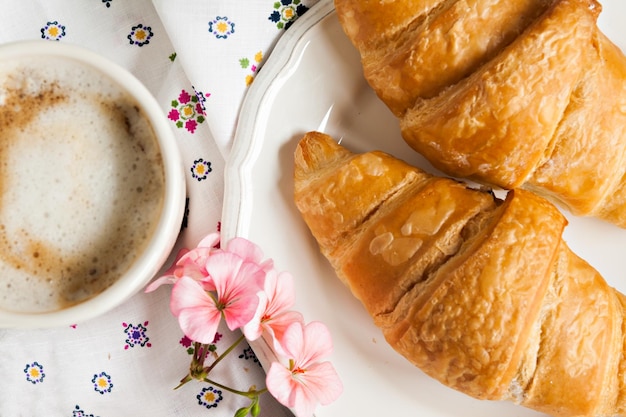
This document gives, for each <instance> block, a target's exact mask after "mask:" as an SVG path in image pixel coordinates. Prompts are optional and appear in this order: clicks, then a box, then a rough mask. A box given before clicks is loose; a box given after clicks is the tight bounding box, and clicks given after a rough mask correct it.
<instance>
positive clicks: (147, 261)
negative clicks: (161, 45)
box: [0, 41, 185, 328]
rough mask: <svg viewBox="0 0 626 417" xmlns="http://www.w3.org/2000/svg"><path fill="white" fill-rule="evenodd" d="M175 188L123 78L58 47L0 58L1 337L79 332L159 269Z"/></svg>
mask: <svg viewBox="0 0 626 417" xmlns="http://www.w3.org/2000/svg"><path fill="white" fill-rule="evenodd" d="M184 203H185V176H184V170H183V167H182V163H181V158H180V154H179V150H178V147H177V145H176V143H175V140H174V136H173V132H172V129H171V126H169V124H168V122H167V119H166V116H165V113H164V110H163V109H162V108H161V107H160V106H159V104H158V103H157V101H156V100H155V99H154V97H153V96H152V95H151V93H150V92H149V91H148V90H147V89H146V88H145V86H144V85H143V84H142V83H141V82H140V81H139V80H137V79H136V78H135V77H134V76H133V75H132V74H130V73H129V72H128V71H126V70H125V69H123V68H121V67H120V66H118V65H116V64H114V63H112V62H110V61H109V60H107V59H105V58H104V57H102V56H100V55H98V54H97V53H94V52H91V51H89V50H86V49H84V48H81V47H78V46H73V45H70V44H66V43H61V42H52V41H25V42H16V43H12V44H7V45H3V46H0V327H4V328H8V327H19V328H33V327H51V326H64V325H71V324H74V323H79V322H83V321H85V320H89V319H91V318H94V317H96V316H99V315H101V314H103V313H105V312H107V311H109V310H111V309H112V308H114V307H116V306H118V305H119V304H121V303H122V302H124V301H125V300H127V299H128V298H130V297H131V296H132V295H134V294H136V293H137V292H138V291H140V290H141V289H142V288H143V287H144V286H145V285H146V284H147V283H148V282H149V281H150V279H151V278H153V277H154V275H155V274H156V273H157V272H158V271H159V270H160V269H161V267H162V266H163V264H164V262H165V261H166V259H167V258H168V256H169V254H170V252H171V250H172V248H173V246H174V244H175V242H176V239H177V237H178V233H179V231H180V225H181V221H182V216H183V211H184Z"/></svg>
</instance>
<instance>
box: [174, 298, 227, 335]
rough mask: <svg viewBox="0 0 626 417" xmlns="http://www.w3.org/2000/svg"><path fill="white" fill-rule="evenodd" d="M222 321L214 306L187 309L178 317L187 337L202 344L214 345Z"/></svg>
mask: <svg viewBox="0 0 626 417" xmlns="http://www.w3.org/2000/svg"><path fill="white" fill-rule="evenodd" d="M220 319H221V314H220V312H219V311H218V310H217V309H216V308H215V306H213V308H211V307H210V306H205V307H196V308H186V309H184V310H182V311H181V312H180V314H179V315H178V324H179V325H180V328H181V329H182V330H183V333H184V334H185V336H187V337H188V338H190V339H191V340H194V341H196V342H200V343H213V341H214V340H215V333H216V332H217V328H218V326H219V323H220Z"/></svg>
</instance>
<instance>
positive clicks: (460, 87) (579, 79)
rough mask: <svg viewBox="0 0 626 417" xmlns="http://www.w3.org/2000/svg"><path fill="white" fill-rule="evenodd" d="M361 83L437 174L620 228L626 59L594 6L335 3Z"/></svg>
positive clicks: (625, 218)
mask: <svg viewBox="0 0 626 417" xmlns="http://www.w3.org/2000/svg"><path fill="white" fill-rule="evenodd" d="M335 6H336V11H337V15H338V18H339V21H340V22H341V24H342V26H343V28H344V30H345V33H346V34H347V36H348V37H349V38H350V40H351V41H352V42H353V44H354V45H355V46H356V48H357V49H358V50H359V52H360V54H361V58H362V64H363V72H364V75H365V78H366V79H367V81H368V82H369V84H370V85H371V86H372V88H373V89H374V90H375V91H376V93H377V95H378V96H379V97H380V98H381V100H382V101H384V102H385V103H386V104H387V106H388V107H389V108H390V109H391V110H392V111H393V113H394V114H395V115H396V116H397V117H398V118H399V119H400V126H401V131H402V136H403V138H404V139H405V140H406V142H407V143H408V144H409V145H410V146H411V147H412V148H414V149H415V150H417V151H418V152H419V153H421V154H422V155H424V156H425V157H426V158H427V159H428V160H429V161H430V162H431V163H432V164H433V165H434V166H435V167H436V168H438V169H440V170H441V171H443V172H445V173H446V174H448V175H451V176H455V177H463V178H471V179H473V180H475V181H477V182H480V183H486V184H489V185H490V186H492V187H501V188H504V189H513V188H525V189H529V190H532V191H534V192H535V193H537V194H540V195H542V196H544V197H546V198H548V199H550V200H551V201H553V202H557V203H559V204H560V205H562V206H563V207H565V208H567V209H569V210H570V211H571V212H572V213H574V214H576V215H584V216H596V217H600V218H602V219H604V220H607V221H609V222H612V223H614V224H617V225H619V226H621V227H626V176H625V174H626V58H625V57H624V55H623V53H622V52H621V51H620V49H619V48H618V47H617V46H615V45H614V44H613V43H612V42H611V41H610V40H609V39H608V38H607V37H606V36H605V35H604V34H603V33H602V32H601V31H600V30H599V29H598V27H597V25H596V19H597V17H598V15H599V13H600V11H601V6H600V4H599V3H597V2H596V1H595V0H516V1H510V0H458V1H441V0H439V1H435V0H396V1H392V2H388V1H374V0H335Z"/></svg>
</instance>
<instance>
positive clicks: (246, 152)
mask: <svg viewBox="0 0 626 417" xmlns="http://www.w3.org/2000/svg"><path fill="white" fill-rule="evenodd" d="M624 18H626V2H622V1H620V0H612V1H609V0H605V1H604V12H603V13H602V15H601V19H600V21H599V24H600V26H601V27H602V28H603V30H604V31H605V33H607V35H608V36H609V37H610V38H611V39H613V40H614V42H615V43H617V44H618V45H619V46H620V47H621V48H622V49H623V50H624V48H625V47H626V28H625V27H624V25H623V24H622V22H621V20H623V19H624ZM274 51H275V52H274V53H273V54H272V55H271V56H270V58H269V60H268V61H267V63H266V64H265V66H264V67H263V69H262V71H261V72H260V74H259V76H258V77H257V79H256V80H255V82H254V84H253V85H252V87H251V89H250V91H249V94H248V96H247V97H246V100H245V102H244V106H243V109H242V113H241V119H240V123H239V126H238V129H237V135H236V139H235V145H234V148H233V151H232V155H231V158H230V160H229V163H228V165H227V171H226V197H225V199H226V201H225V209H224V218H223V225H222V227H223V228H222V231H223V238H224V239H229V238H231V237H233V236H243V237H246V238H248V239H251V240H252V241H254V242H255V243H257V244H259V245H260V246H261V247H262V248H263V250H264V252H265V254H266V256H268V257H271V258H273V259H274V261H275V263H276V265H277V267H278V268H279V269H281V270H287V271H289V272H291V273H292V274H293V276H294V278H295V281H296V291H297V305H296V307H295V308H296V309H297V310H299V311H300V312H302V313H303V314H304V316H305V319H306V320H307V321H312V320H320V321H322V322H324V323H325V324H326V325H328V327H329V328H330V331H331V332H332V336H333V340H334V343H335V351H334V354H333V356H332V358H331V360H332V361H333V363H334V365H335V367H336V368H337V370H338V372H339V374H340V376H341V378H342V380H343V383H344V386H345V391H344V394H343V395H342V396H341V397H340V399H339V400H338V401H336V402H335V403H333V404H331V405H330V406H327V407H321V408H319V409H318V411H317V413H316V416H317V417H331V416H332V417H336V416H362V417H368V416H381V415H389V416H392V415H393V416H395V415H400V414H401V413H407V414H408V415H419V416H428V417H431V416H432V417H434V416H438V417H439V416H442V417H443V416H459V415H463V416H466V417H471V416H477V417H478V416H480V417H489V416H494V417H495V416H498V417H501V416H503V415H506V416H511V417H512V416H535V415H539V414H537V413H535V412H533V411H530V410H527V409H524V408H522V407H518V406H515V405H512V404H509V403H501V402H486V401H478V400H474V399H472V398H469V397H467V396H465V395H463V394H460V393H457V392H455V391H453V390H451V389H449V388H447V387H444V386H443V385H441V384H439V383H438V382H436V381H434V380H432V379H430V378H429V377H427V376H425V375H424V374H423V373H422V372H421V371H419V370H418V369H416V368H414V367H413V366H412V365H410V364H409V363H408V362H407V361H406V360H405V359H404V358H402V357H400V356H399V355H398V354H396V353H395V352H394V351H393V350H392V349H391V348H390V347H388V345H387V344H386V342H385V341H384V339H383V337H382V335H381V333H380V331H379V330H378V329H377V328H376V327H374V325H373V324H372V322H371V320H370V318H369V316H368V314H367V313H366V312H365V310H364V309H363V308H362V306H361V305H360V303H359V302H358V301H356V300H355V299H354V298H353V297H352V295H351V294H350V292H349V291H348V290H347V289H346V288H345V287H344V286H343V285H342V284H341V283H340V282H339V280H338V279H337V278H336V277H335V274H334V272H333V271H332V269H331V268H330V267H329V265H328V263H327V261H326V259H325V258H324V257H323V256H322V255H321V254H320V253H319V250H318V248H317V244H316V242H315V241H314V239H313V238H312V237H311V235H310V233H309V231H308V229H307V228H306V226H305V224H304V223H303V221H302V219H301V218H300V215H299V213H298V211H297V209H296V208H295V206H294V204H293V182H292V174H293V152H294V149H295V146H296V144H297V142H298V140H299V139H300V138H301V137H302V135H303V134H304V133H305V132H307V131H309V130H320V131H324V132H326V133H328V134H330V135H332V136H334V137H335V138H337V139H340V138H341V142H342V144H343V145H345V146H346V147H348V148H349V149H351V150H353V151H358V152H362V151H368V150H373V149H382V150H384V151H386V152H389V153H391V154H393V155H396V156H397V157H400V158H402V159H404V160H406V161H407V162H409V163H412V164H414V165H417V166H420V167H422V168H425V169H427V170H429V171H431V172H434V171H433V170H432V168H431V167H430V165H429V164H428V163H426V162H425V161H424V159H422V158H421V157H419V155H417V154H416V153H415V152H414V151H412V150H411V149H410V148H409V147H408V146H407V145H405V144H404V142H403V141H402V140H401V138H400V132H399V128H398V122H397V120H396V119H395V117H393V116H392V115H391V113H390V112H389V111H388V110H387V108H386V107H385V106H384V105H383V104H382V103H381V102H380V101H379V100H378V99H377V98H376V96H375V95H374V93H373V92H372V91H371V90H370V88H369V87H368V85H367V84H366V83H365V81H364V79H363V77H362V71H361V65H360V61H359V56H358V54H357V52H356V50H355V49H354V48H353V47H352V45H351V44H350V42H349V41H348V39H347V38H346V37H345V35H344V33H343V31H342V29H341V27H340V25H339V22H338V20H337V18H336V15H335V13H334V10H333V5H332V2H331V1H330V0H322V1H321V2H320V3H318V4H317V5H316V6H314V7H313V8H312V9H311V10H310V11H309V12H307V14H306V15H304V16H303V17H302V18H300V19H299V20H298V21H297V22H296V24H294V25H293V26H292V27H291V28H290V29H289V30H288V31H287V32H286V33H285V35H284V36H283V38H281V40H280V42H279V43H278V44H277V46H276V48H275V49H274ZM568 218H569V219H570V225H569V226H568V228H567V229H566V232H565V239H566V240H567V242H568V244H569V245H570V247H572V249H573V250H574V251H575V252H576V253H578V254H579V255H581V256H582V257H583V258H584V259H586V260H587V261H588V262H589V263H591V264H592V265H594V266H595V267H596V268H597V269H598V270H599V271H600V272H601V273H602V274H603V276H604V277H605V278H606V279H607V280H608V281H609V282H610V283H611V284H612V285H613V286H615V287H617V288H618V289H620V290H621V291H624V290H626V281H625V280H624V272H623V271H626V256H624V253H623V252H624V249H626V230H621V229H618V228H616V227H614V226H611V225H609V224H606V223H602V222H600V221H597V220H594V219H581V218H572V217H571V216H569V215H568ZM253 347H254V349H255V351H256V353H257V355H258V356H259V357H260V359H261V361H262V363H264V365H266V364H267V361H268V359H269V358H270V357H271V351H269V350H268V349H267V346H265V345H263V344H261V343H256V344H254V345H253Z"/></svg>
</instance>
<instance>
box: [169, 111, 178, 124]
mask: <svg viewBox="0 0 626 417" xmlns="http://www.w3.org/2000/svg"><path fill="white" fill-rule="evenodd" d="M167 118H168V119H170V120H172V121H174V122H176V121H178V119H179V118H180V113H179V112H178V110H176V109H172V110H170V112H169V113H168V114H167Z"/></svg>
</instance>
